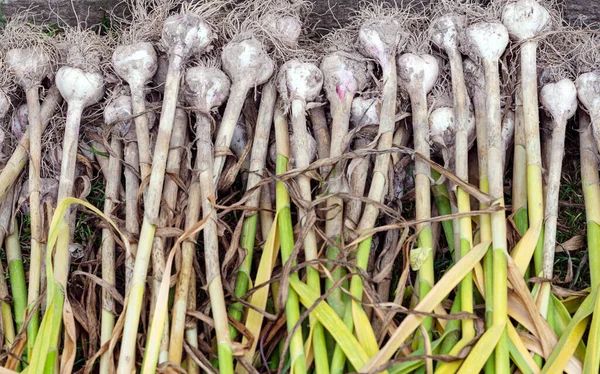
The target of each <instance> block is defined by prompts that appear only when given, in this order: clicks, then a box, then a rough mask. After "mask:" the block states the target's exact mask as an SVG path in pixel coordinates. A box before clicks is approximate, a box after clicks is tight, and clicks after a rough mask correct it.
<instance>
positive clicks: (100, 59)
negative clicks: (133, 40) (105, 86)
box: [57, 26, 118, 82]
mask: <svg viewBox="0 0 600 374" xmlns="http://www.w3.org/2000/svg"><path fill="white" fill-rule="evenodd" d="M57 43H58V45H59V49H60V51H61V56H62V58H61V62H62V64H64V65H68V66H72V67H76V68H79V69H81V70H84V71H86V72H98V73H102V74H103V75H104V77H105V78H108V79H107V80H108V81H111V80H113V79H114V81H115V82H116V81H118V80H116V78H114V76H115V74H114V72H113V70H112V62H111V56H112V52H113V50H114V47H115V38H113V37H110V36H101V35H99V34H98V33H96V32H94V31H92V30H90V29H86V28H83V27H81V26H77V27H68V28H66V29H65V31H64V33H62V34H60V36H59V39H58V41H57ZM111 77H112V78H111Z"/></svg>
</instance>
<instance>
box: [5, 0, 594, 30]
mask: <svg viewBox="0 0 600 374" xmlns="http://www.w3.org/2000/svg"><path fill="white" fill-rule="evenodd" d="M384 1H388V2H393V0H384ZM417 1H418V0H417ZM422 1H429V0H422ZM120 2H121V1H120V0H0V4H2V12H3V14H6V15H9V14H11V13H12V12H14V11H15V10H16V9H19V8H24V7H28V6H32V5H33V6H37V7H39V9H41V10H45V13H46V14H47V15H48V17H50V18H52V19H53V20H54V21H55V20H56V19H57V18H61V19H63V20H65V21H67V22H69V23H71V24H75V23H77V17H75V16H74V14H75V13H76V14H78V15H79V21H83V20H85V19H86V18H87V20H88V23H97V22H100V20H101V19H102V17H103V14H105V12H106V10H107V9H111V8H112V7H113V6H114V5H115V4H117V3H120ZM313 2H314V3H315V7H314V11H315V13H317V14H319V15H320V21H319V27H321V28H324V29H328V28H332V27H336V26H337V25H338V23H340V24H343V23H344V22H345V21H346V20H347V19H348V16H349V15H350V13H351V11H352V10H353V9H356V8H358V4H359V3H360V0H313ZM397 2H398V3H400V2H402V0H397ZM413 2H414V0H413ZM562 3H563V4H564V7H565V15H566V18H567V19H568V20H570V21H573V20H575V19H576V18H577V17H580V16H583V17H585V18H586V20H587V21H589V22H600V1H598V0H563V1H562ZM74 10H75V12H74Z"/></svg>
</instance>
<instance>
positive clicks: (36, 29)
mask: <svg viewBox="0 0 600 374" xmlns="http://www.w3.org/2000/svg"><path fill="white" fill-rule="evenodd" d="M39 18H40V16H39V15H37V14H35V13H33V12H32V11H31V10H25V11H22V12H18V13H15V14H13V15H12V16H10V18H9V19H8V22H6V24H5V25H4V27H3V28H2V32H1V35H2V40H0V46H1V47H2V48H3V49H4V50H9V49H13V48H31V49H34V50H39V51H40V53H43V54H46V55H48V59H49V60H50V61H52V62H54V61H57V59H58V49H57V47H56V42H55V40H54V38H52V36H51V32H49V30H48V29H47V27H46V26H44V25H43V24H42V23H41V22H42V21H41V20H39Z"/></svg>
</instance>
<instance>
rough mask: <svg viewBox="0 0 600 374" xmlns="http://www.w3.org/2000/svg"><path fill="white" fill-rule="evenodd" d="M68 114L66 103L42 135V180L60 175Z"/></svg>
mask: <svg viewBox="0 0 600 374" xmlns="http://www.w3.org/2000/svg"><path fill="white" fill-rule="evenodd" d="M66 113H67V109H66V103H63V104H61V107H60V108H59V112H57V113H56V114H55V115H54V116H53V117H52V118H51V119H50V122H49V123H48V126H47V127H46V131H44V132H43V133H42V158H41V171H40V176H41V178H58V176H59V175H60V164H61V158H62V144H63V134H64V129H65V121H66Z"/></svg>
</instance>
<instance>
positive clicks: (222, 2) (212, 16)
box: [146, 0, 233, 58]
mask: <svg viewBox="0 0 600 374" xmlns="http://www.w3.org/2000/svg"><path fill="white" fill-rule="evenodd" d="M146 1H149V0H146ZM152 1H157V2H160V3H168V4H169V8H170V11H169V12H167V13H166V14H164V15H163V14H162V13H161V17H163V18H162V19H161V22H160V26H159V31H158V32H159V34H160V37H159V38H158V41H157V42H156V44H155V47H156V48H157V49H159V50H160V51H161V52H163V53H166V52H167V51H168V50H169V47H170V46H169V45H166V44H165V43H164V40H163V39H162V28H163V24H164V20H165V19H166V18H168V17H169V16H171V15H174V14H194V15H197V16H199V17H200V18H202V20H203V21H204V22H205V23H206V24H207V25H208V26H209V27H210V28H211V30H212V31H213V42H212V44H211V45H210V47H209V50H212V49H220V48H221V47H222V46H223V44H224V39H223V38H221V37H220V35H219V32H218V30H220V29H221V28H222V24H223V22H224V20H225V16H226V14H227V13H228V12H229V11H231V4H232V1H233V0H214V1H212V0H198V1H194V2H193V3H191V2H186V3H183V4H179V5H177V1H179V0H152ZM207 52H208V51H207ZM191 57H192V58H193V57H194V56H191Z"/></svg>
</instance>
